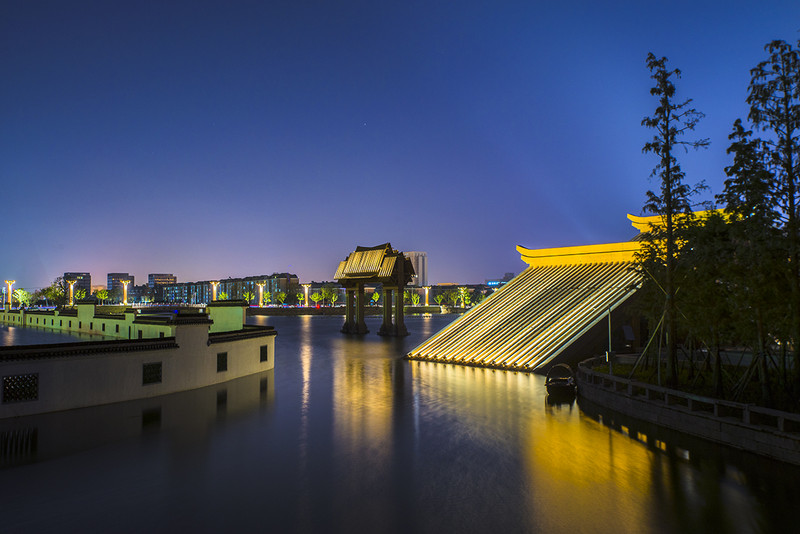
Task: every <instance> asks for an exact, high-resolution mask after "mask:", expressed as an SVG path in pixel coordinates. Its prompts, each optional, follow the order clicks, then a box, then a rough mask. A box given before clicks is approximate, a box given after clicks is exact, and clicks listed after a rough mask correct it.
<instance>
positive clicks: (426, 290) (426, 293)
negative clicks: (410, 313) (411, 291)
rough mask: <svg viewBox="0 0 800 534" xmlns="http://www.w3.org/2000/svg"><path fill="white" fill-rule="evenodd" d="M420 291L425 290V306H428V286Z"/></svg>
mask: <svg viewBox="0 0 800 534" xmlns="http://www.w3.org/2000/svg"><path fill="white" fill-rule="evenodd" d="M422 289H424V290H425V306H428V291H430V290H431V288H430V286H425V287H423V288H422Z"/></svg>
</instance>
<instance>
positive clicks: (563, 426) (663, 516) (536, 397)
mask: <svg viewBox="0 0 800 534" xmlns="http://www.w3.org/2000/svg"><path fill="white" fill-rule="evenodd" d="M410 367H411V372H412V376H413V378H414V388H415V391H416V392H417V393H419V395H420V397H421V398H422V399H424V402H425V404H426V405H427V406H429V407H431V408H432V409H433V410H437V409H438V410H442V411H446V412H449V415H450V416H451V417H453V418H454V419H455V422H452V423H450V422H449V423H448V424H450V425H451V426H452V427H453V428H457V429H458V430H459V431H460V432H463V433H465V434H468V439H469V440H470V441H478V442H482V443H483V444H484V446H486V447H487V448H488V449H489V450H496V449H497V448H503V449H507V450H508V451H512V454H515V455H516V454H519V457H520V458H521V461H522V469H524V474H523V477H524V486H525V491H524V493H525V496H524V498H525V499H526V500H527V505H526V506H527V511H526V512H524V513H527V515H528V517H529V521H530V525H531V529H532V530H535V531H541V532H607V531H613V532H622V533H627V532H630V533H640V532H709V531H713V532H715V533H720V532H749V531H752V528H753V526H754V522H755V521H756V519H754V518H755V517H757V516H758V514H759V511H758V510H757V509H756V508H755V507H754V506H753V503H752V502H750V501H749V500H748V491H747V489H746V488H745V487H742V486H740V485H738V484H736V481H735V479H730V480H728V479H725V478H724V477H723V478H721V475H720V473H719V472H718V471H717V470H715V469H713V468H712V469H708V470H698V467H697V465H693V464H692V463H691V462H690V461H689V459H690V458H691V455H690V454H689V453H688V452H687V451H683V450H681V449H677V448H676V447H675V446H674V445H668V444H664V443H663V442H659V441H657V440H656V439H653V438H650V437H649V436H647V435H645V434H644V433H642V432H640V431H639V430H637V429H632V428H627V427H617V428H611V427H609V426H605V425H603V424H602V423H601V422H598V421H596V420H594V419H592V418H591V417H590V416H588V415H586V414H584V413H583V412H582V411H581V410H580V408H579V407H578V405H577V403H573V404H562V405H557V406H550V405H548V404H547V403H546V402H545V398H546V391H545V388H544V378H543V377H541V376H538V375H530V374H526V373H513V372H505V371H493V370H490V369H482V368H469V367H462V366H452V365H445V364H436V363H430V362H412V363H411V365H410ZM513 451H518V452H513ZM730 503H735V505H734V506H733V507H732V508H731V507H730V506H728V504H730Z"/></svg>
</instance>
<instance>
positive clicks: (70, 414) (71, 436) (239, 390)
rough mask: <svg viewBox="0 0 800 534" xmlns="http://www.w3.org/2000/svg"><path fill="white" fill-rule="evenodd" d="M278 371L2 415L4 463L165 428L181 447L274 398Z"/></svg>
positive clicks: (47, 456)
mask: <svg viewBox="0 0 800 534" xmlns="http://www.w3.org/2000/svg"><path fill="white" fill-rule="evenodd" d="M274 388H275V375H274V371H273V370H270V371H265V372H263V373H260V374H258V375H252V376H248V377H244V378H240V379H237V380H233V381H231V382H227V383H225V384H219V385H216V386H210V387H206V388H202V389H197V390H193V391H187V392H183V393H175V394H172V395H164V396H161V397H155V398H151V399H142V400H136V401H129V402H120V403H115V404H107V405H104V406H96V407H91V408H83V409H79V410H67V411H64V412H55V413H48V414H42V415H36V416H30V417H21V418H12V419H0V467H9V466H14V465H23V464H26V463H32V462H42V461H46V460H52V459H54V458H58V457H61V456H67V455H70V454H75V453H77V452H80V451H86V450H91V449H94V448H97V447H101V446H103V445H107V444H109V443H114V442H117V441H120V440H125V439H131V438H135V437H137V436H143V435H145V434H147V433H153V432H160V433H162V434H164V435H165V436H166V437H167V438H168V439H169V440H170V441H171V443H173V445H174V446H175V447H176V448H178V449H180V448H181V447H182V446H183V445H184V444H186V443H192V444H193V445H196V444H198V443H204V442H207V441H208V436H209V429H210V428H211V427H212V426H213V425H214V424H216V422H217V421H219V420H220V419H221V418H228V417H230V418H237V417H244V416H246V415H247V414H249V413H250V412H252V411H254V410H259V409H263V408H266V407H267V406H268V405H269V404H270V402H271V400H272V399H273V398H274Z"/></svg>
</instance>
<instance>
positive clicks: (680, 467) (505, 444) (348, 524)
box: [0, 316, 800, 533]
mask: <svg viewBox="0 0 800 534" xmlns="http://www.w3.org/2000/svg"><path fill="white" fill-rule="evenodd" d="M450 319H451V318H448V317H442V316H432V317H409V318H407V324H408V326H409V330H410V331H411V332H412V335H411V336H409V337H408V338H403V339H382V338H380V337H378V336H377V335H375V334H374V332H375V331H377V329H378V327H379V326H380V320H381V319H380V318H369V317H368V318H367V324H368V327H369V328H370V330H371V331H372V332H373V334H369V335H367V336H363V337H355V336H353V337H349V336H344V335H342V334H341V333H340V332H339V329H340V328H341V324H342V319H341V318H337V317H310V316H308V317H254V318H252V322H256V323H261V324H271V325H273V326H275V327H276V329H277V331H278V337H277V338H276V367H275V370H274V372H270V373H269V374H267V375H266V376H264V377H258V378H257V379H253V381H250V379H242V381H235V382H229V383H226V384H221V385H220V386H218V387H215V388H209V389H208V390H207V391H205V392H198V393H197V395H198V396H196V397H195V396H194V395H195V393H194V392H193V393H192V394H190V395H187V396H186V397H185V398H184V397H181V399H180V400H177V401H169V402H161V401H157V400H156V399H153V400H151V401H146V402H145V401H142V402H141V403H129V404H126V405H125V406H117V407H114V408H113V410H114V413H113V414H109V415H107V416H105V415H103V414H102V413H103V411H104V410H105V409H106V408H102V409H100V410H98V411H96V412H84V413H86V414H93V415H90V416H83V417H79V416H78V413H79V412H83V411H75V413H66V412H65V413H63V414H51V415H50V416H46V417H45V416H43V417H41V418H39V419H34V418H30V419H29V418H26V419H24V420H23V419H20V420H19V421H6V422H4V424H6V425H9V426H6V427H3V428H2V430H3V431H8V432H9V433H8V434H5V435H7V436H8V437H7V439H6V441H5V443H7V445H5V449H2V447H3V443H4V442H2V441H0V451H2V450H6V451H10V450H19V451H23V452H22V453H13V454H17V457H18V458H19V457H25V459H24V461H23V462H20V461H19V459H18V460H17V461H16V464H15V465H16V467H13V468H10V469H5V470H4V471H2V473H1V474H2V475H3V478H4V482H5V484H4V485H0V499H1V500H2V501H3V502H4V510H6V509H7V510H11V511H12V512H11V513H9V514H4V527H6V526H7V527H8V528H9V529H12V530H18V531H42V530H48V529H50V530H51V531H59V530H63V528H61V527H63V526H64V525H65V524H66V525H79V526H80V527H81V528H80V530H95V531H115V530H119V526H120V524H121V523H123V524H124V526H125V528H126V529H127V530H130V531H170V530H171V531H175V530H184V531H185V530H198V531H262V530H267V529H269V530H272V531H276V532H325V533H331V532H332V533H336V532H398V533H400V532H402V533H406V532H432V533H434V532H435V533H440V532H462V533H469V532H605V531H619V532H668V533H673V532H674V533H677V532H776V531H780V529H782V528H783V529H784V530H783V531H784V532H786V531H791V527H792V525H793V523H792V522H793V520H794V515H793V509H794V503H795V502H797V501H798V498H800V494H798V485H799V484H798V482H797V481H798V480H800V477H797V470H793V469H789V468H786V466H784V465H781V464H776V463H774V462H769V461H763V460H760V459H758V461H756V460H755V459H754V458H753V457H752V456H737V455H735V454H733V455H730V454H728V452H726V451H723V450H720V449H718V448H713V447H711V448H707V447H704V446H702V445H698V444H696V443H693V442H690V441H685V440H683V439H682V438H680V437H675V436H673V435H670V434H662V433H659V432H657V431H654V430H653V429H651V428H647V427H643V426H641V425H638V424H636V423H635V422H632V421H629V420H624V419H622V418H619V417H617V416H615V415H613V414H610V413H608V412H602V411H601V410H598V409H596V408H592V407H591V406H588V405H584V403H582V402H581V404H580V406H579V405H578V403H575V402H572V403H569V402H568V403H559V404H554V403H552V402H549V401H548V400H547V397H546V391H545V388H544V377H541V376H537V375H529V374H523V373H513V372H502V371H495V370H489V369H479V368H472V367H459V366H450V365H443V364H437V363H431V362H408V361H405V360H403V359H402V356H403V354H405V353H406V352H407V351H408V350H410V349H411V348H413V347H414V346H416V345H417V344H419V343H420V342H421V341H422V340H423V339H424V338H425V337H428V336H430V335H432V334H433V333H434V332H435V331H437V330H439V329H441V328H442V327H444V326H445V325H446V324H447V323H448V321H449V320H450ZM264 378H266V382H263V379H264ZM107 408H108V409H109V410H111V409H112V408H111V407H107ZM46 420H47V422H45V421H46ZM32 422H34V423H32ZM34 424H35V426H31V425H34ZM15 425H16V426H15ZM33 428H35V429H36V430H35V432H31V429H33ZM12 431H13V432H12ZM14 432H16V433H14ZM61 433H63V436H62V435H61ZM33 443H35V448H36V450H35V454H33V455H31V454H30V453H26V452H24V451H25V450H28V449H30V448H31V446H32V444H33ZM26 448H27V449H26ZM53 448H54V449H53ZM70 451H72V452H70ZM4 454H7V453H4ZM26 454H27V456H25V455H26ZM24 462H33V463H30V464H28V465H20V464H21V463H24ZM10 463H12V464H13V463H14V462H10ZM7 465H8V464H7ZM109 488H111V489H109ZM87 502H90V503H94V505H93V506H92V507H87V506H86V505H85V503H87ZM42 510H45V511H46V513H41V511H42ZM143 510H144V511H146V513H143V512H142V511H143ZM121 518H124V520H123V519H121ZM115 527H116V528H115ZM74 530H78V528H77V527H76V528H75V529H74Z"/></svg>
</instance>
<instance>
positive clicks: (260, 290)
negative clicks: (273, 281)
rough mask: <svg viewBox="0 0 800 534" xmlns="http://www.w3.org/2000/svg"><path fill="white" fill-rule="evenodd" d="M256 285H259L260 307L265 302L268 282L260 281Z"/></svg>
mask: <svg viewBox="0 0 800 534" xmlns="http://www.w3.org/2000/svg"><path fill="white" fill-rule="evenodd" d="M256 285H257V286H258V307H259V308H260V307H261V306H262V305H263V304H262V303H263V302H264V286H265V285H266V282H258V283H257V284H256Z"/></svg>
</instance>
